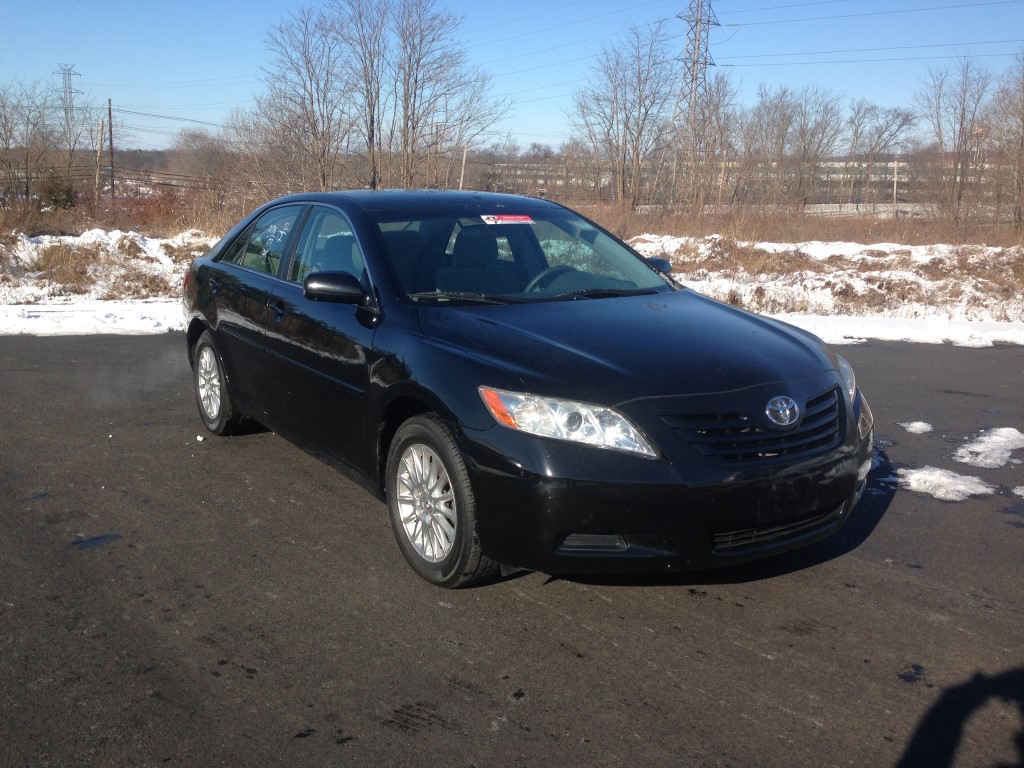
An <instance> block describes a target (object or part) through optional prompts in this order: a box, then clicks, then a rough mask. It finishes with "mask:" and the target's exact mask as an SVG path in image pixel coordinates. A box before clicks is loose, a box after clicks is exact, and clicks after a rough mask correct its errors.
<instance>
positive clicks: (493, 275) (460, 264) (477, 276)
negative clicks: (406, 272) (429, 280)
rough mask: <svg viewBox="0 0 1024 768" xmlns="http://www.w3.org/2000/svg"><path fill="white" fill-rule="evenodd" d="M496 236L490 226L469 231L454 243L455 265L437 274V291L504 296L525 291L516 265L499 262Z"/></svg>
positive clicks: (469, 228) (461, 234)
mask: <svg viewBox="0 0 1024 768" xmlns="http://www.w3.org/2000/svg"><path fill="white" fill-rule="evenodd" d="M498 254H499V251H498V238H497V234H496V233H495V232H494V231H493V230H492V229H491V228H490V227H489V226H477V227H466V228H465V229H463V230H462V231H461V232H460V233H459V236H458V238H457V239H456V240H455V247H454V249H453V250H452V263H451V266H449V267H443V268H442V269H440V270H438V273H437V290H439V291H446V292H468V293H487V294H496V295H500V294H505V293H518V292H519V291H521V290H522V289H523V281H522V280H521V279H520V277H519V275H518V273H517V271H516V267H515V264H514V263H512V262H508V261H499V259H498Z"/></svg>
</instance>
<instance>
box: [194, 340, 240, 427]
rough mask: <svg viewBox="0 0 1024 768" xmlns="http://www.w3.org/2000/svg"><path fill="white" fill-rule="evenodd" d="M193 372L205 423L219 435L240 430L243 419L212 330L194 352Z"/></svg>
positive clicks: (197, 397) (197, 398)
mask: <svg viewBox="0 0 1024 768" xmlns="http://www.w3.org/2000/svg"><path fill="white" fill-rule="evenodd" d="M192 373H193V379H194V382H195V390H196V404H197V405H198V406H199V416H200V417H201V418H202V420H203V424H204V425H205V426H206V428H207V429H208V430H210V431H211V432H213V433H214V434H215V435H230V434H231V433H232V432H234V431H235V430H236V429H237V428H238V424H239V422H240V421H241V419H240V417H239V415H238V414H237V413H236V412H235V409H234V407H233V406H232V405H231V396H230V395H229V394H228V388H227V379H226V377H225V375H224V365H223V363H222V362H221V358H220V353H219V352H218V351H217V347H216V346H215V345H214V343H213V337H212V336H211V335H210V332H209V331H203V334H202V336H200V337H199V340H198V341H197V342H196V346H195V348H194V351H193V353H192Z"/></svg>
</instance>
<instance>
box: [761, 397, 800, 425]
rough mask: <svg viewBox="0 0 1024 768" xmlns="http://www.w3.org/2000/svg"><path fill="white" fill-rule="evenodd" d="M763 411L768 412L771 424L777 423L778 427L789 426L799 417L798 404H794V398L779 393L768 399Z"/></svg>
mask: <svg viewBox="0 0 1024 768" xmlns="http://www.w3.org/2000/svg"><path fill="white" fill-rule="evenodd" d="M765 413H767V414H768V418H769V419H771V421H772V424H777V425H778V426H780V427H789V426H792V425H793V424H796V422H797V419H799V418H800V406H799V405H797V404H796V400H794V399H793V398H792V397H787V396H786V395H779V396H778V397H773V398H772V399H771V400H769V401H768V407H767V408H766V409H765Z"/></svg>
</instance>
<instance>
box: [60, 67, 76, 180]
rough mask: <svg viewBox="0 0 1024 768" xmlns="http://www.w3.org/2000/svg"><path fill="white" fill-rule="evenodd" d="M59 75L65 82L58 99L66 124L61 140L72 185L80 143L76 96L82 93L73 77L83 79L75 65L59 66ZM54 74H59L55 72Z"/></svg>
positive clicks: (61, 132)
mask: <svg viewBox="0 0 1024 768" xmlns="http://www.w3.org/2000/svg"><path fill="white" fill-rule="evenodd" d="M58 67H60V72H59V74H60V75H61V78H62V80H63V87H62V89H61V90H60V91H59V92H58V98H59V100H60V106H61V111H62V112H63V113H64V115H63V116H64V123H63V125H61V130H60V138H61V143H62V144H63V145H64V146H63V149H64V150H65V151H66V152H67V158H66V162H67V180H68V184H70V183H71V169H72V166H73V165H74V160H75V148H76V144H77V142H78V136H77V133H78V125H79V122H80V121H79V119H78V115H76V114H75V96H76V94H77V95H80V94H81V91H77V90H75V86H74V81H73V80H72V78H73V77H81V75H79V74H78V73H77V72H75V67H74V65H73V64H59V65H58ZM54 74H58V73H57V72H54Z"/></svg>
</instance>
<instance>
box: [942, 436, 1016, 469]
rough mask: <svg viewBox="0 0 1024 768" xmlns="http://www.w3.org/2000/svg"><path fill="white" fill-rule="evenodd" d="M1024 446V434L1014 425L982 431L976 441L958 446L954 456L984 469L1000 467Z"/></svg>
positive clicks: (960, 460)
mask: <svg viewBox="0 0 1024 768" xmlns="http://www.w3.org/2000/svg"><path fill="white" fill-rule="evenodd" d="M1020 448H1024V434H1022V433H1021V432H1020V431H1019V430H1016V429H1014V428H1013V427H1001V428H999V429H990V430H987V431H986V432H982V433H981V435H980V436H979V437H978V438H977V439H976V440H974V441H972V442H970V443H967V444H965V445H961V446H960V447H959V448H957V450H956V453H954V454H953V458H954V459H955V460H956V461H959V462H960V463H962V464H970V465H971V466H972V467H981V468H983V469H998V468H999V467H1005V466H1006V465H1007V464H1009V463H1010V461H1011V459H1010V454H1011V453H1012V452H1013V451H1016V450H1018V449H1020Z"/></svg>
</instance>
